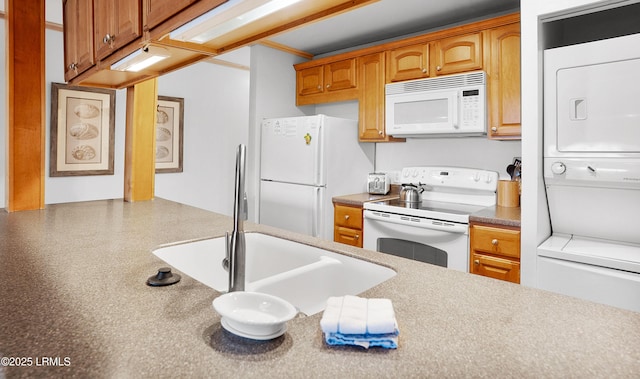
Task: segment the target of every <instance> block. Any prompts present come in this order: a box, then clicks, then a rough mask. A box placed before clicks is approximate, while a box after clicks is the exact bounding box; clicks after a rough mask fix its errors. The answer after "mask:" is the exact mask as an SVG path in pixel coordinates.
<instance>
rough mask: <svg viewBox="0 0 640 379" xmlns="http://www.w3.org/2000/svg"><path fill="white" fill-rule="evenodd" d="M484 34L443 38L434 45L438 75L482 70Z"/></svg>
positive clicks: (436, 72) (434, 62)
mask: <svg viewBox="0 0 640 379" xmlns="http://www.w3.org/2000/svg"><path fill="white" fill-rule="evenodd" d="M483 35H484V33H483V32H478V33H472V34H465V35H461V36H455V37H449V38H443V39H440V40H437V41H435V43H434V45H433V46H434V54H433V55H434V57H433V58H434V59H433V66H434V67H433V69H434V72H435V74H436V75H449V74H455V73H458V72H466V71H475V70H482V67H483V63H482V62H483V60H482V59H483V54H482V51H483V48H482V47H483V43H484V41H483V38H482V37H483Z"/></svg>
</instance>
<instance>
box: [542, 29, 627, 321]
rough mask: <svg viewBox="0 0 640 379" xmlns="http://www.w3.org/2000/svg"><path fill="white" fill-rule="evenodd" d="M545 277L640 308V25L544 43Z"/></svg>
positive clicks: (598, 298) (546, 285) (546, 284)
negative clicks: (588, 38) (627, 31)
mask: <svg viewBox="0 0 640 379" xmlns="http://www.w3.org/2000/svg"><path fill="white" fill-rule="evenodd" d="M543 159H544V162H543V166H544V181H545V186H546V194H547V201H548V206H549V214H550V219H551V228H552V235H551V236H550V237H549V238H548V239H547V240H546V241H545V242H544V243H542V244H541V245H540V246H539V247H538V257H537V266H538V267H537V272H538V287H540V288H542V289H547V290H550V291H554V292H559V293H563V294H566V295H571V296H575V297H579V298H583V299H587V300H591V301H595V302H600V303H604V304H609V305H613V306H616V307H620V308H625V309H630V310H634V311H640V34H633V35H628V36H623V37H617V38H610V39H606V40H601V41H595V42H588V43H582V44H578V45H572V46H566V47H559V48H555V49H549V50H545V51H544V158H543Z"/></svg>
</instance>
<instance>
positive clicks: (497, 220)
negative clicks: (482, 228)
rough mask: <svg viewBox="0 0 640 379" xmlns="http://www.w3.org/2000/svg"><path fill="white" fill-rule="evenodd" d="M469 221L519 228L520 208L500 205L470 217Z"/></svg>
mask: <svg viewBox="0 0 640 379" xmlns="http://www.w3.org/2000/svg"><path fill="white" fill-rule="evenodd" d="M469 221H470V222H483V223H485V224H494V225H499V226H500V225H501V226H513V227H517V228H519V227H520V207H501V206H498V205H495V206H492V207H487V208H484V209H482V210H480V211H478V212H476V213H473V214H471V215H469Z"/></svg>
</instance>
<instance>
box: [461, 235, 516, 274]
mask: <svg viewBox="0 0 640 379" xmlns="http://www.w3.org/2000/svg"><path fill="white" fill-rule="evenodd" d="M469 234H470V246H471V248H470V264H469V272H471V273H472V274H477V275H482V276H487V277H490V278H494V279H500V280H505V281H508V282H513V283H520V228H517V227H507V226H500V227H497V226H495V225H489V224H481V223H471V225H470V231H469Z"/></svg>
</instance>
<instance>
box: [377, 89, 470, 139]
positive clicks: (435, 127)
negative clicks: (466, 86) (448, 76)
mask: <svg viewBox="0 0 640 379" xmlns="http://www.w3.org/2000/svg"><path fill="white" fill-rule="evenodd" d="M457 101H458V100H457V91H438V92H421V93H408V94H398V95H389V96H387V105H386V108H387V109H386V111H387V119H386V128H387V134H390V135H398V136H403V135H415V134H430V133H451V132H454V129H455V128H457V126H458V117H457V116H458V115H457V114H456V113H457V108H458V107H457V104H456V102H457Z"/></svg>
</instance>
